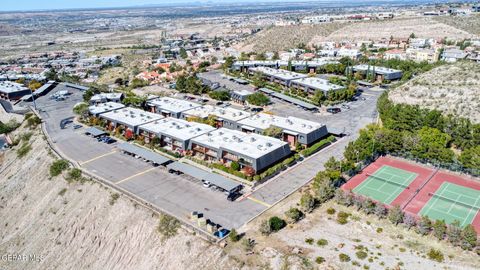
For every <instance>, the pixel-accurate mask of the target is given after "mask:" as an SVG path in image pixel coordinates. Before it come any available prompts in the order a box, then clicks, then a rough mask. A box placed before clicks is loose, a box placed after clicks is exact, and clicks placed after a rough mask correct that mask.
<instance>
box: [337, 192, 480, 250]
mask: <svg viewBox="0 0 480 270" xmlns="http://www.w3.org/2000/svg"><path fill="white" fill-rule="evenodd" d="M335 201H336V202H337V203H339V204H341V205H345V206H354V207H356V208H357V210H359V211H360V210H361V211H363V212H364V213H365V214H367V215H373V214H374V215H376V216H377V217H378V218H380V219H383V218H386V219H388V220H389V221H390V222H391V223H392V224H394V225H400V224H402V225H403V226H404V227H406V228H407V229H409V230H410V229H413V230H415V232H417V233H418V234H420V235H429V234H431V235H433V236H434V237H436V238H437V239H438V240H447V241H448V242H450V243H452V244H453V245H455V246H461V247H462V248H463V249H466V250H472V249H475V247H476V246H477V233H476V231H475V228H474V227H473V226H472V225H467V226H465V227H464V228H463V229H462V228H461V227H460V224H459V222H458V221H455V222H453V223H452V224H450V225H447V224H446V223H445V221H443V220H436V221H432V220H430V219H429V218H428V217H426V216H423V217H421V218H420V219H417V218H416V217H415V216H412V215H409V214H406V213H404V212H403V211H402V210H401V209H400V207H399V206H394V207H392V208H390V209H388V208H386V207H385V206H384V205H383V204H382V203H378V204H377V203H375V202H374V201H372V200H370V199H368V198H364V197H361V196H356V195H355V194H353V193H351V192H344V191H342V190H341V189H338V190H337V191H336V192H335Z"/></svg>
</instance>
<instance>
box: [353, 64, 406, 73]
mask: <svg viewBox="0 0 480 270" xmlns="http://www.w3.org/2000/svg"><path fill="white" fill-rule="evenodd" d="M369 67H370V71H373V69H375V72H376V73H379V74H382V73H384V74H387V73H397V72H402V71H401V70H398V69H392V68H386V67H380V66H369V65H364V64H363V65H356V66H353V69H354V70H362V71H367V70H368V68H369Z"/></svg>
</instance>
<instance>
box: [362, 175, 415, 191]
mask: <svg viewBox="0 0 480 270" xmlns="http://www.w3.org/2000/svg"><path fill="white" fill-rule="evenodd" d="M367 176H369V177H373V178H375V179H378V180H382V181H385V182H387V183H390V184H394V185H397V186H400V187H403V188H406V189H410V187H409V186H408V185H405V184H403V183H397V182H395V181H392V180H390V179H385V178H383V177H379V176H377V175H373V174H370V173H367Z"/></svg>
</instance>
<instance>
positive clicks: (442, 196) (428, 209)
mask: <svg viewBox="0 0 480 270" xmlns="http://www.w3.org/2000/svg"><path fill="white" fill-rule="evenodd" d="M429 195H430V196H431V197H430V200H429V201H428V203H427V204H426V205H425V206H424V207H423V208H422V210H421V211H420V215H421V216H428V217H429V218H430V219H434V220H445V222H446V223H452V222H454V221H455V220H458V221H459V222H460V226H461V227H463V226H466V225H468V224H471V223H472V221H473V219H474V218H475V216H476V215H477V213H478V211H479V210H480V191H479V190H475V189H472V188H468V187H464V186H460V185H456V184H453V183H450V182H444V183H443V184H442V185H441V186H440V188H439V189H438V190H437V191H436V192H435V193H434V194H429Z"/></svg>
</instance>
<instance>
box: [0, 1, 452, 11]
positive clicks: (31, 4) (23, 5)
mask: <svg viewBox="0 0 480 270" xmlns="http://www.w3.org/2000/svg"><path fill="white" fill-rule="evenodd" d="M2 2H3V3H2V5H0V11H1V12H10V11H37V10H59V9H90V8H118V7H141V6H150V5H182V4H183V5H185V4H191V5H198V4H229V3H232V4H233V3H235V4H239V3H248V2H272V3H279V2H284V3H287V2H321V3H338V2H349V3H351V2H359V3H361V2H366V3H368V2H384V3H388V2H391V3H404V2H425V3H433V2H445V1H441V0H440V1H427V0H371V1H369V0H353V1H352V0H350V1H348V0H340V1H331V0H323V1H322V0H319V1H316V0H260V1H256V0H240V1H235V0H195V1H188V0H168V1H165V0H83V1H71V0H44V1H38V0H20V1H19V0H3V1H2Z"/></svg>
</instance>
